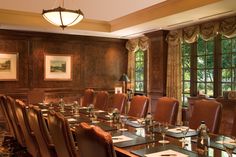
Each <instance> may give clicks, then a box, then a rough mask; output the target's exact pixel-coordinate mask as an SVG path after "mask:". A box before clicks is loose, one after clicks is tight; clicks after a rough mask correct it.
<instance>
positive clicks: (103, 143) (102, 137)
mask: <svg viewBox="0 0 236 157" xmlns="http://www.w3.org/2000/svg"><path fill="white" fill-rule="evenodd" d="M75 135H76V138H77V143H78V149H79V156H80V157H95V156H97V157H115V156H116V153H115V151H114V147H113V143H112V137H111V134H109V133H107V132H105V131H103V130H102V129H101V128H99V127H97V126H90V125H88V124H87V123H80V125H77V126H76V133H75Z"/></svg>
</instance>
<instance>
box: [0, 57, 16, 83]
mask: <svg viewBox="0 0 236 157" xmlns="http://www.w3.org/2000/svg"><path fill="white" fill-rule="evenodd" d="M17 63H18V53H1V52H0V81H15V80H17V79H18V78H17V69H18V67H17V66H18V65H17Z"/></svg>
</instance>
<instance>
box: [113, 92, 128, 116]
mask: <svg viewBox="0 0 236 157" xmlns="http://www.w3.org/2000/svg"><path fill="white" fill-rule="evenodd" d="M126 103H127V97H126V95H125V94H122V93H117V94H114V95H113V96H112V98H111V102H110V107H112V108H117V109H118V110H119V111H120V113H125V105H126Z"/></svg>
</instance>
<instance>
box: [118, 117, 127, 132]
mask: <svg viewBox="0 0 236 157" xmlns="http://www.w3.org/2000/svg"><path fill="white" fill-rule="evenodd" d="M126 121H127V117H122V118H121V119H120V122H121V128H120V129H119V130H120V131H126V130H127V129H126V128H125V124H126Z"/></svg>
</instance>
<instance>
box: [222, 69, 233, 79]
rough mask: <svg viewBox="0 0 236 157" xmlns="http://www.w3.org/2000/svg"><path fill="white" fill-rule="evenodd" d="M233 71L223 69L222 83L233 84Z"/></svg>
mask: <svg viewBox="0 0 236 157" xmlns="http://www.w3.org/2000/svg"><path fill="white" fill-rule="evenodd" d="M231 76H232V75H231V69H222V82H231Z"/></svg>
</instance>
